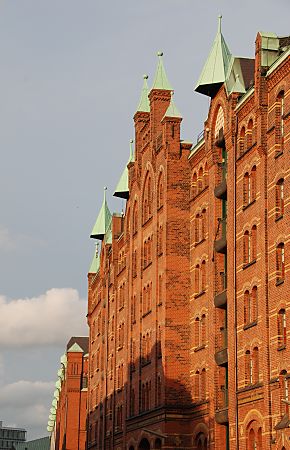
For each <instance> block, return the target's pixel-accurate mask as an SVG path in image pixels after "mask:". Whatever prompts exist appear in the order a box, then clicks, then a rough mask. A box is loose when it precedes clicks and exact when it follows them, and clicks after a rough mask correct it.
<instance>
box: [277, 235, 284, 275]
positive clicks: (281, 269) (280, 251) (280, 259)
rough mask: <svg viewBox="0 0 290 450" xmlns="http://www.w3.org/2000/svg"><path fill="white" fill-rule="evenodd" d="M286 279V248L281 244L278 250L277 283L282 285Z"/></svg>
mask: <svg viewBox="0 0 290 450" xmlns="http://www.w3.org/2000/svg"><path fill="white" fill-rule="evenodd" d="M284 278H285V247H284V244H283V243H282V242H281V243H280V244H279V245H278V246H277V248H276V283H281V282H282V281H283V280H284Z"/></svg>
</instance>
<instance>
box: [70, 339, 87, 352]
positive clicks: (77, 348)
mask: <svg viewBox="0 0 290 450" xmlns="http://www.w3.org/2000/svg"><path fill="white" fill-rule="evenodd" d="M67 353H84V351H83V349H82V348H81V347H80V346H79V344H77V343H76V342H75V343H74V344H73V345H72V346H71V347H70V348H69V349H68V351H67Z"/></svg>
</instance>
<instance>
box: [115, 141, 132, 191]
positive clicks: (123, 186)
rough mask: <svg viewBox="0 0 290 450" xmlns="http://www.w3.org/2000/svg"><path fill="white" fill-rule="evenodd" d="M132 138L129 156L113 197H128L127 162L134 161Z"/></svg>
mask: <svg viewBox="0 0 290 450" xmlns="http://www.w3.org/2000/svg"><path fill="white" fill-rule="evenodd" d="M133 142H134V141H133V139H131V140H130V156H129V159H128V162H127V164H126V167H125V169H124V171H123V173H122V175H121V178H120V180H119V182H118V184H117V187H116V189H115V192H114V194H113V195H114V197H120V198H125V199H126V200H128V198H129V183H128V167H127V166H128V164H129V163H130V162H134V152H133Z"/></svg>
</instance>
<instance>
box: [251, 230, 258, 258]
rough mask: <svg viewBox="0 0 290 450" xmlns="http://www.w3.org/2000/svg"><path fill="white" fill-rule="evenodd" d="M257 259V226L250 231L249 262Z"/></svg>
mask: <svg viewBox="0 0 290 450" xmlns="http://www.w3.org/2000/svg"><path fill="white" fill-rule="evenodd" d="M256 258H257V226H256V225H253V226H252V231H251V261H254V260H255V259H256Z"/></svg>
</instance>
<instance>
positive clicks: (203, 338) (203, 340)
mask: <svg viewBox="0 0 290 450" xmlns="http://www.w3.org/2000/svg"><path fill="white" fill-rule="evenodd" d="M200 340H201V345H205V343H206V317H205V314H203V315H202V316H201V319H200Z"/></svg>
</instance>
